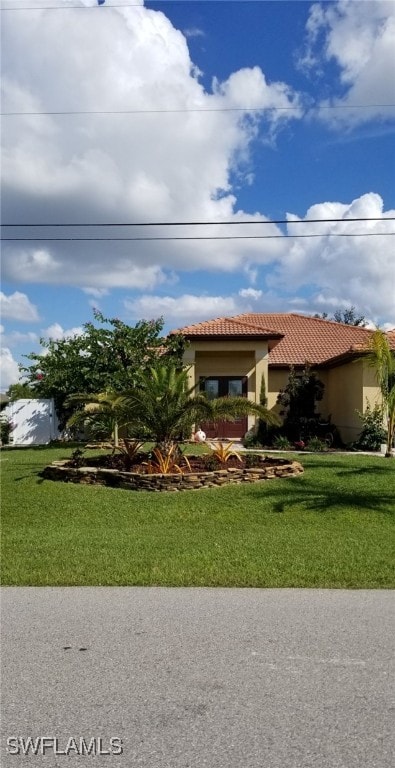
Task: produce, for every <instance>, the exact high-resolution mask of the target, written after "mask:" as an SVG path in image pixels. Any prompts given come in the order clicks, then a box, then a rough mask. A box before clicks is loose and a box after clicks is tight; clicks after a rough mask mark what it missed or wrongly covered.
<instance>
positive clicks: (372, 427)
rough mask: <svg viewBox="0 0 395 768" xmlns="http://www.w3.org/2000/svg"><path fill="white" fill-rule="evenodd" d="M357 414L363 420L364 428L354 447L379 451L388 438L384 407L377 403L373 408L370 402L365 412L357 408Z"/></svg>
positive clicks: (361, 449)
mask: <svg viewBox="0 0 395 768" xmlns="http://www.w3.org/2000/svg"><path fill="white" fill-rule="evenodd" d="M357 414H358V416H359V418H360V419H361V421H362V430H361V432H360V435H359V437H358V440H357V441H356V443H354V446H353V447H354V448H356V449H357V450H360V451H379V450H380V445H381V443H385V442H386V440H387V433H386V431H385V429H384V426H383V423H384V421H383V419H384V417H383V409H382V408H381V407H380V406H379V405H377V404H376V405H375V406H374V407H373V408H372V407H371V406H370V404H369V403H368V404H367V406H366V410H365V413H361V412H360V411H358V410H357Z"/></svg>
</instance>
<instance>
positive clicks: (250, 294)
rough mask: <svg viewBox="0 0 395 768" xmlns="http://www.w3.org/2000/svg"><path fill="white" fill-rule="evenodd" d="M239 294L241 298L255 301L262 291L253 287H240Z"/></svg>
mask: <svg viewBox="0 0 395 768" xmlns="http://www.w3.org/2000/svg"><path fill="white" fill-rule="evenodd" d="M239 296H241V297H242V298H243V299H254V301H257V300H258V299H260V298H261V296H262V291H257V290H256V289H255V288H242V289H241V290H240V291H239Z"/></svg>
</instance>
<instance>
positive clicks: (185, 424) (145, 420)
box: [124, 365, 278, 451]
mask: <svg viewBox="0 0 395 768" xmlns="http://www.w3.org/2000/svg"><path fill="white" fill-rule="evenodd" d="M198 386H199V385H195V386H194V387H188V371H187V370H186V369H182V370H177V368H176V367H175V366H164V365H162V366H157V367H155V368H151V369H150V370H149V371H147V372H145V373H144V374H143V375H142V376H141V377H140V381H139V384H138V386H137V387H136V388H135V389H134V390H133V391H132V392H130V393H125V395H124V397H125V402H126V405H127V411H128V415H129V424H131V425H132V428H133V431H134V432H135V434H137V435H138V436H139V437H142V436H145V435H149V436H151V437H152V438H153V439H154V440H155V442H156V444H157V446H158V447H159V448H160V449H163V450H165V451H167V450H169V447H171V445H172V444H173V443H174V442H175V441H177V440H180V439H182V438H183V437H184V436H189V435H190V434H191V430H192V425H193V424H198V423H199V422H200V421H205V420H209V421H221V420H228V421H232V420H234V419H236V418H239V417H240V416H246V415H248V414H251V413H253V414H255V415H257V416H259V417H260V418H262V419H265V420H266V421H268V422H270V423H272V424H277V423H278V418H277V417H276V415H274V414H272V413H271V412H270V411H268V409H267V408H265V407H264V406H261V405H258V404H256V403H253V402H251V401H250V400H248V399H247V398H245V397H219V398H214V399H212V400H209V399H208V397H207V396H206V395H205V394H204V393H201V392H198V391H197V388H198Z"/></svg>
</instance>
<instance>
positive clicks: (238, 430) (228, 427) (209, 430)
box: [200, 376, 248, 440]
mask: <svg viewBox="0 0 395 768" xmlns="http://www.w3.org/2000/svg"><path fill="white" fill-rule="evenodd" d="M200 390H201V392H205V393H206V395H207V397H208V398H209V399H210V400H211V399H213V398H215V397H247V377H246V376H208V377H207V378H203V377H202V378H201V379H200ZM200 427H201V429H202V430H203V432H205V433H206V435H207V437H208V438H211V439H213V438H218V439H219V440H224V439H225V440H226V439H229V438H236V439H237V438H239V439H241V438H242V437H244V435H245V433H246V432H247V428H248V425H247V417H246V416H243V417H242V418H240V419H236V420H235V421H217V422H213V421H206V422H204V424H201V425H200Z"/></svg>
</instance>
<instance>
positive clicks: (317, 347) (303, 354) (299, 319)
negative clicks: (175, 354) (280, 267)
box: [178, 312, 395, 365]
mask: <svg viewBox="0 0 395 768" xmlns="http://www.w3.org/2000/svg"><path fill="white" fill-rule="evenodd" d="M269 329H270V330H269ZM178 332H179V333H183V334H184V335H185V336H186V337H187V338H191V339H193V338H196V337H208V336H212V337H214V336H217V337H218V336H224V337H226V336H231V335H232V336H236V335H237V336H245V337H248V336H255V337H256V336H257V335H258V336H259V335H261V334H262V336H263V337H264V338H273V339H275V338H276V337H277V338H278V337H279V336H282V338H280V341H278V343H277V344H276V345H275V346H274V348H273V349H272V350H271V351H270V358H269V364H270V365H291V364H292V365H303V364H304V363H305V362H306V360H308V361H309V362H310V363H312V364H313V365H319V364H322V363H327V362H328V361H330V360H331V359H334V358H339V357H347V356H348V355H353V354H355V353H357V352H360V351H363V349H364V348H366V346H367V344H368V342H369V336H370V335H371V333H372V331H371V330H369V329H367V328H361V327H359V326H354V325H346V324H345V323H337V322H335V321H332V320H323V319H321V318H317V317H311V316H308V315H299V314H296V313H277V312H276V313H269V314H267V313H265V314H263V313H255V314H253V313H246V314H243V315H236V316H235V317H219V318H216V319H215V320H208V321H207V322H203V323H197V324H196V325H189V326H186V327H185V328H180V329H178ZM392 333H394V343H395V331H394V332H392V331H390V332H389V334H392Z"/></svg>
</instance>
